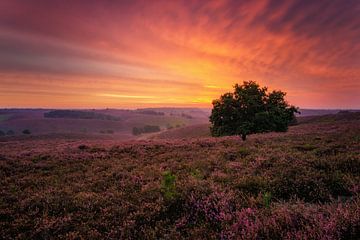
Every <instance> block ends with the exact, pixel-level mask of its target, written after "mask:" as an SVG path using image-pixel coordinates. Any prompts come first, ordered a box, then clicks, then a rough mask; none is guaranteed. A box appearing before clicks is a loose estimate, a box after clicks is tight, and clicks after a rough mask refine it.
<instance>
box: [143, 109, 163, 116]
mask: <svg viewBox="0 0 360 240" xmlns="http://www.w3.org/2000/svg"><path fill="white" fill-rule="evenodd" d="M136 112H137V113H140V114H148V115H157V116H164V115H165V113H164V112H157V111H154V110H143V109H137V110H136Z"/></svg>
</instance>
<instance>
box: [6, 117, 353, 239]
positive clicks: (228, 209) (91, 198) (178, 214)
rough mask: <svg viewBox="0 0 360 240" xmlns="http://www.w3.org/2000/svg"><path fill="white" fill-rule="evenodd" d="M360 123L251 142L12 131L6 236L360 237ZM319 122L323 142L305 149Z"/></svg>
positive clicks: (307, 129)
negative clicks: (127, 139)
mask: <svg viewBox="0 0 360 240" xmlns="http://www.w3.org/2000/svg"><path fill="white" fill-rule="evenodd" d="M359 126H360V125H359V124H358V123H352V122H346V123H344V124H338V125H336V127H337V128H336V132H335V133H334V132H331V131H330V130H331V129H333V128H334V125H333V124H330V125H323V123H322V125H320V126H319V125H315V126H312V125H306V127H304V126H302V125H301V124H300V125H297V126H295V127H291V128H290V130H289V132H288V133H285V134H279V135H277V134H274V133H271V134H265V135H253V136H251V138H249V139H248V141H246V142H245V143H244V142H242V141H239V140H238V138H236V137H234V138H232V137H225V138H216V139H213V138H204V139H191V140H171V141H170V140H161V141H157V140H156V141H155V140H141V141H133V142H119V141H116V140H106V141H99V140H98V139H97V140H90V139H86V140H85V139H80V140H79V139H51V140H48V139H46V140H44V139H41V138H40V137H39V138H36V137H32V138H21V139H20V140H17V139H16V138H4V139H2V142H1V144H0V179H2V182H1V184H0V193H1V194H0V226H1V227H0V236H1V237H0V238H2V239H51V238H59V239H69V238H70V239H71V238H72V239H75V238H76V239H359V236H360V230H359V229H360V209H359V208H360V195H359V194H360V184H359V182H360V171H359V166H360V164H359V160H360V159H359V156H360V150H359V149H360V146H359V143H360V142H359V143H357V142H354V139H353V136H354V135H357V134H359V133H360V129H359ZM293 128H294V129H293ZM314 129H315V130H314ZM315 131H316V136H317V137H320V138H321V140H313V141H314V142H309V143H311V144H313V145H316V147H317V148H316V149H314V150H311V151H303V150H300V151H299V150H298V149H296V148H295V147H296V146H302V145H304V143H305V142H306V141H310V140H309V139H314V132H315ZM339 135H340V136H339ZM328 140H331V141H328ZM315 143H316V144H315ZM34 146H36V147H34ZM332 147H334V149H336V150H331V151H330V150H329V149H331V148H332ZM243 149H246V150H243ZM226 153H230V154H229V156H230V158H229V159H228V160H226V159H224V156H225V155H226ZM170 169H171V171H169V170H170Z"/></svg>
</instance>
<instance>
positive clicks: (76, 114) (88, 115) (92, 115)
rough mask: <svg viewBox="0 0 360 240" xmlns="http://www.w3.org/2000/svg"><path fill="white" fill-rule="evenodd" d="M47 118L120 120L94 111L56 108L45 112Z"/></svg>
mask: <svg viewBox="0 0 360 240" xmlns="http://www.w3.org/2000/svg"><path fill="white" fill-rule="evenodd" d="M44 117H45V118H73V119H98V120H109V121H120V120H121V119H120V118H119V117H116V116H112V115H108V114H103V113H96V112H93V111H78V110H54V111H50V112H47V113H44Z"/></svg>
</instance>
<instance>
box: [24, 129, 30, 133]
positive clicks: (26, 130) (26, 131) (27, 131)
mask: <svg viewBox="0 0 360 240" xmlns="http://www.w3.org/2000/svg"><path fill="white" fill-rule="evenodd" d="M22 133H23V134H31V132H30V130H29V129H25V130H23V131H22Z"/></svg>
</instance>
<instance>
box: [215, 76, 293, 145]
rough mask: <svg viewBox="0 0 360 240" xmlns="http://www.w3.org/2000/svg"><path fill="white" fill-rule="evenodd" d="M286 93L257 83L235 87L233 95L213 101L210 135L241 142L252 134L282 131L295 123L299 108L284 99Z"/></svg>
mask: <svg viewBox="0 0 360 240" xmlns="http://www.w3.org/2000/svg"><path fill="white" fill-rule="evenodd" d="M285 95H286V93H284V92H282V91H272V92H270V93H268V91H267V87H262V88H261V87H260V86H259V85H258V84H257V83H256V82H254V81H249V82H243V84H242V85H239V84H236V85H235V86H234V92H233V93H225V94H224V95H222V96H220V99H216V100H214V101H213V109H212V112H211V116H210V122H211V124H212V126H211V128H210V129H211V134H212V135H213V136H227V135H241V138H242V139H243V140H246V136H247V135H249V134H252V133H261V132H270V131H276V132H283V131H287V129H288V125H289V124H290V123H292V122H294V121H295V120H296V119H295V113H297V112H298V108H296V107H294V106H290V105H289V104H288V103H287V102H286V101H285V99H284V97H285Z"/></svg>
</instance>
